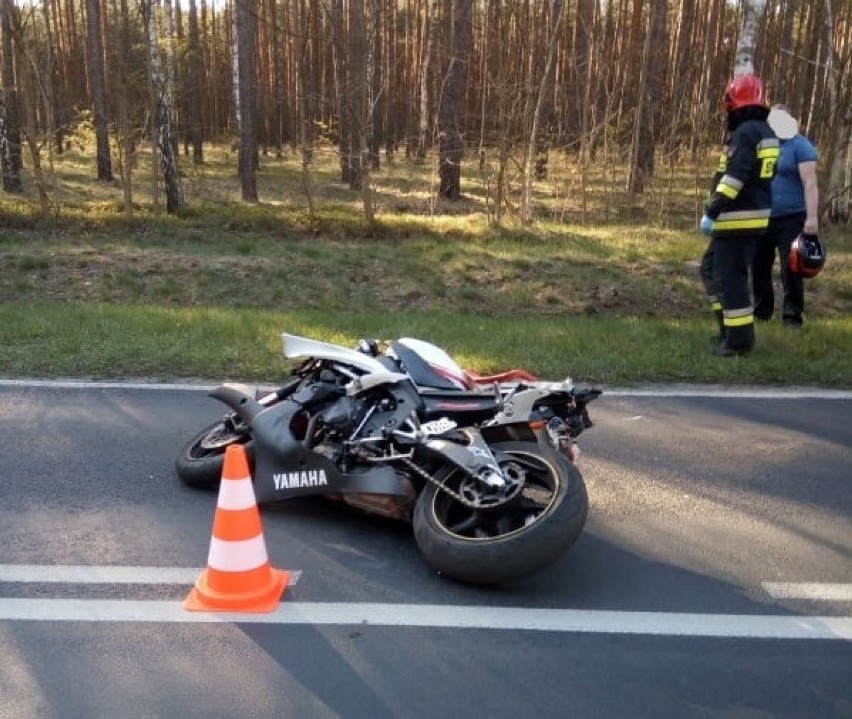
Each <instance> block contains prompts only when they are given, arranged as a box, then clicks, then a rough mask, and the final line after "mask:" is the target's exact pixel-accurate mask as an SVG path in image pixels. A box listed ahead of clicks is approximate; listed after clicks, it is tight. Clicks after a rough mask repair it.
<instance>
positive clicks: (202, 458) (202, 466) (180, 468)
mask: <svg viewBox="0 0 852 719" xmlns="http://www.w3.org/2000/svg"><path fill="white" fill-rule="evenodd" d="M231 444H242V445H244V446H245V448H246V454H247V456H248V460H249V466H250V468H251V465H252V464H253V460H254V441H253V439H252V437H251V435H250V434H248V433H247V432H241V431H234V430H232V429H229V428H228V427H227V426H226V424H225V421H224V420H221V419H220V420H219V421H218V422H214V423H213V424H211V425H209V426H208V427H205V428H204V429H202V430H201V431H200V432H199V433H198V434H196V435H195V436H194V437H193V438H192V439H191V440H190V441H189V442H188V443H187V444H186V446H185V447H184V448H183V450H182V451H181V453H180V454H179V455H178V458H177V460H175V471H176V472H177V475H178V477H180V480H181V481H182V482H183V483H184V484H186V485H187V486H189V487H194V488H196V489H215V488H216V487H218V486H219V481H220V480H221V479H222V466H223V465H224V462H225V450H226V449H227V447H228V445H231Z"/></svg>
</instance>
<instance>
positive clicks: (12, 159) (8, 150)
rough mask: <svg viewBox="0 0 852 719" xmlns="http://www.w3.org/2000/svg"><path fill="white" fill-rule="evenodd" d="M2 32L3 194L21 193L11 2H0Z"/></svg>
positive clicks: (0, 148)
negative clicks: (4, 192)
mask: <svg viewBox="0 0 852 719" xmlns="http://www.w3.org/2000/svg"><path fill="white" fill-rule="evenodd" d="M0 11H2V12H0V15H2V18H0V20H2V25H0V27H2V30H3V71H2V81H3V102H2V103H0V162H2V166H3V190H4V191H6V192H23V190H24V187H23V183H22V182H21V169H22V165H23V163H22V159H21V128H20V119H19V114H18V90H17V84H16V78H15V47H14V44H13V42H12V19H13V18H12V15H13V14H14V13H17V11H18V10H17V8H16V7H15V4H14V2H13V0H0Z"/></svg>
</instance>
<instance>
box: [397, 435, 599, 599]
mask: <svg viewBox="0 0 852 719" xmlns="http://www.w3.org/2000/svg"><path fill="white" fill-rule="evenodd" d="M491 449H492V451H493V452H494V454H495V456H496V457H497V460H498V462H499V463H500V465H501V468H502V467H504V466H506V463H513V462H515V463H519V464H520V466H521V467H524V468H525V470H524V471H525V482H524V486H523V489H522V490H521V493H520V494H519V495H518V497H516V498H515V500H514V501H510V502H509V503H508V504H507V505H506V506H505V507H501V508H494V509H489V510H475V509H470V508H468V507H465V506H464V505H462V504H461V503H459V502H458V501H457V500H455V499H453V498H452V497H451V496H450V495H449V494H447V493H446V492H444V491H442V490H441V489H439V488H438V487H437V486H436V485H434V484H427V486H426V487H424V489H423V491H422V492H421V494H420V496H419V497H418V499H417V504H416V505H415V508H414V515H413V517H412V524H413V530H414V538H415V540H416V542H417V546H418V547H419V549H420V551H421V553H422V554H423V557H424V559H425V560H426V561H427V563H428V564H430V565H431V566H432V568H433V569H435V570H437V571H438V572H440V573H442V574H444V575H446V576H448V577H450V578H452V579H455V580H457V581H460V582H463V583H466V584H475V585H495V584H505V583H507V582H511V581H514V580H516V579H520V578H522V577H525V576H527V575H530V574H532V573H534V572H537V571H539V570H540V569H542V568H543V567H545V566H547V565H548V564H551V563H552V562H554V561H555V560H556V559H557V558H559V557H560V556H561V555H562V554H563V553H564V552H565V551H566V550H567V549H568V548H569V547H571V545H573V544H574V542H575V541H576V540H577V538H578V537H579V536H580V532H581V531H582V529H583V526H584V525H585V523H586V516H587V515H588V509H589V500H588V494H587V491H586V485H585V482H584V481H583V477H582V475H581V474H580V471H579V470H578V469H577V467H576V466H574V465H573V464H572V463H571V462H569V461H568V460H567V459H566V458H565V457H563V456H562V455H561V454H559V453H558V452H555V451H554V450H552V449H550V448H547V447H542V446H540V445H537V444H534V443H531V442H501V443H499V444H494V445H491ZM516 466H517V465H516ZM461 475H462V473H461V472H460V470H458V469H456V468H454V467H447V468H446V469H444V470H442V471H441V472H439V474H438V475H436V477H435V478H436V479H437V480H438V481H440V482H441V483H447V482H448V483H450V484H449V486H451V487H452V486H453V483H454V482H458V481H459V480H458V479H454V477H456V478H458V477H460V476H461ZM536 493H538V497H539V501H542V500H546V502H545V505H542V506H539V501H534V500H535V498H536ZM530 497H532V499H530ZM533 507H535V508H533ZM539 509H540V511H538V510H539ZM536 512H538V513H537V514H536ZM533 515H535V516H533Z"/></svg>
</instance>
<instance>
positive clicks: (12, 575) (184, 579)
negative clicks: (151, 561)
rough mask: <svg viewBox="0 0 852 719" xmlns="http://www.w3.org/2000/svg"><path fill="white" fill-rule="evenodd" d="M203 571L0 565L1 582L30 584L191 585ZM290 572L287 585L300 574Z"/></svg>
mask: <svg viewBox="0 0 852 719" xmlns="http://www.w3.org/2000/svg"><path fill="white" fill-rule="evenodd" d="M202 571H203V570H202V568H200V567H199V568H197V569H193V568H191V567H121V566H94V565H92V566H87V565H48V564H0V583H2V582H24V583H30V584H185V585H187V587H190V586H192V585H193V584H194V583H195V580H196V579H197V578H198V575H199V574H201V572H202ZM287 571H289V572H290V582H289V583H290V585H291V586H292V585H293V584H296V583H297V582H298V581H299V577H300V576H301V574H302V572H301V571H300V570H296V571H293V570H287Z"/></svg>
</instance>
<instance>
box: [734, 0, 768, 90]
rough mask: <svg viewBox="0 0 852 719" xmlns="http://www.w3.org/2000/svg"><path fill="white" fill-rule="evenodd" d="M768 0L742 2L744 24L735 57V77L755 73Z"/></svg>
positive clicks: (744, 0) (743, 0)
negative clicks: (758, 36)
mask: <svg viewBox="0 0 852 719" xmlns="http://www.w3.org/2000/svg"><path fill="white" fill-rule="evenodd" d="M765 7H766V0H742V13H743V15H742V24H741V25H740V34H739V37H738V38H737V51H736V55H735V57H734V77H738V76H739V75H744V74H746V73H753V72H754V50H755V47H756V46H757V33H758V30H759V29H760V21H761V19H762V17H763V11H764V9H765Z"/></svg>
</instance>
